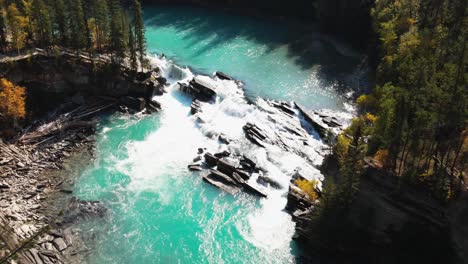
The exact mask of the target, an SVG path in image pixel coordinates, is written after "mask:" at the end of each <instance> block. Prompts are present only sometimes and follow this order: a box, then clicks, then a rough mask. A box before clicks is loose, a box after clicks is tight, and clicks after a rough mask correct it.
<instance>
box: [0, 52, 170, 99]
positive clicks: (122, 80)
mask: <svg viewBox="0 0 468 264" xmlns="http://www.w3.org/2000/svg"><path fill="white" fill-rule="evenodd" d="M25 53H27V54H28V55H20V56H13V57H4V58H0V75H2V76H3V77H5V78H7V79H9V80H10V81H12V82H15V83H19V84H21V85H23V86H26V87H34V89H40V90H41V91H42V92H46V93H60V94H76V93H81V94H85V95H99V96H111V97H115V98H118V97H123V96H132V97H136V98H138V97H141V98H144V99H145V101H151V99H152V97H153V96H155V95H160V94H162V93H164V85H165V83H166V80H165V79H164V78H162V77H161V75H160V72H159V69H151V70H146V71H144V72H137V73H135V72H134V71H132V70H131V69H130V68H129V67H128V66H127V65H126V64H125V63H122V64H120V65H116V64H112V62H111V58H110V57H107V56H104V55H91V54H89V53H86V52H80V53H77V52H76V51H72V50H68V49H59V50H55V51H51V50H42V49H34V50H32V51H29V52H25ZM29 84H34V85H29Z"/></svg>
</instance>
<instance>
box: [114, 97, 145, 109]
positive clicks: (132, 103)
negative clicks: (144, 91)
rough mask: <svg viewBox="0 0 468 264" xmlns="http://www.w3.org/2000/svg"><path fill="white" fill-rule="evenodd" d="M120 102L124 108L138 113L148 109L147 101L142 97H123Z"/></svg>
mask: <svg viewBox="0 0 468 264" xmlns="http://www.w3.org/2000/svg"><path fill="white" fill-rule="evenodd" d="M119 101H120V103H121V104H123V105H124V106H126V107H128V108H131V109H133V110H135V111H138V112H140V111H143V109H145V107H146V102H145V99H143V98H141V97H139V98H135V97H132V96H124V97H121V98H120V100H119Z"/></svg>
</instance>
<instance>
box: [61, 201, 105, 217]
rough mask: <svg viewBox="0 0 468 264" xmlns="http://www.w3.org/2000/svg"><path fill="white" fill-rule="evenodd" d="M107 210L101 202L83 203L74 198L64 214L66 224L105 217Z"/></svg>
mask: <svg viewBox="0 0 468 264" xmlns="http://www.w3.org/2000/svg"><path fill="white" fill-rule="evenodd" d="M106 212H107V208H105V207H104V205H103V204H102V203H101V202H99V201H83V200H80V199H77V198H75V197H72V199H71V200H70V203H69V204H68V207H67V211H66V213H65V214H64V215H65V218H64V223H73V222H75V221H77V220H78V219H80V218H85V219H89V218H95V217H104V216H105V215H106Z"/></svg>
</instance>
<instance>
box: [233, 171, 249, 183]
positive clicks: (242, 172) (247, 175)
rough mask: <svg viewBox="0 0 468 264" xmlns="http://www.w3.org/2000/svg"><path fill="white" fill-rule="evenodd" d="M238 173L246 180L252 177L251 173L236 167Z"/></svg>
mask: <svg viewBox="0 0 468 264" xmlns="http://www.w3.org/2000/svg"><path fill="white" fill-rule="evenodd" d="M236 173H237V174H238V175H239V176H240V177H241V178H242V179H244V180H245V181H247V180H249V179H250V175H249V174H248V173H247V172H245V171H243V170H241V169H236Z"/></svg>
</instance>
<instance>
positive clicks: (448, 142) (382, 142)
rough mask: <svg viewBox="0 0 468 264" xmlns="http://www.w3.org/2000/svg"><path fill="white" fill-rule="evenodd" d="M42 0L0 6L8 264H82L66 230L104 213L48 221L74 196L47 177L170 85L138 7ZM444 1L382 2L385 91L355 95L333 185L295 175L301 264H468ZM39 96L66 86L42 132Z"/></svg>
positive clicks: (461, 55)
mask: <svg viewBox="0 0 468 264" xmlns="http://www.w3.org/2000/svg"><path fill="white" fill-rule="evenodd" d="M46 2H47V1H46V0H34V1H21V2H20V1H0V13H1V14H0V19H1V20H0V48H1V49H2V50H3V51H4V54H6V53H7V52H8V53H9V55H7V56H5V57H0V65H1V67H0V68H1V70H2V71H1V72H2V78H4V77H5V79H2V87H1V92H2V93H1V94H0V103H1V105H0V106H1V107H2V108H1V109H2V111H1V113H0V114H1V115H0V119H2V125H0V130H1V132H2V135H1V136H2V137H3V138H5V139H8V140H9V141H10V143H11V144H9V143H5V142H4V141H0V150H1V154H0V163H1V165H2V166H1V171H0V173H2V175H5V176H3V177H2V179H1V180H0V191H1V192H0V195H1V197H2V199H1V204H0V208H1V209H2V215H0V231H1V237H0V243H1V245H2V249H3V248H5V249H6V250H0V261H6V260H12V257H13V255H14V253H16V252H17V250H18V249H22V251H21V253H20V254H16V256H15V258H17V260H19V261H20V262H21V261H24V262H25V263H42V262H44V263H54V262H59V263H61V262H67V263H68V262H71V263H79V261H80V259H79V258H80V257H81V254H86V252H85V251H86V249H85V248H84V247H83V245H82V243H81V242H80V238H79V237H78V236H74V234H73V232H72V229H71V228H70V226H71V224H72V223H73V221H72V220H71V219H72V218H76V219H79V218H82V217H84V218H86V217H102V216H103V215H105V211H106V209H105V208H104V207H103V206H102V204H100V203H99V202H94V201H80V200H77V199H71V201H67V202H63V203H64V204H62V205H61V206H59V207H61V208H64V209H63V212H62V210H59V211H60V212H56V211H54V212H53V213H51V212H50V211H47V210H45V212H44V211H42V210H43V209H44V208H46V207H48V206H47V203H50V199H55V198H56V200H58V201H62V200H63V197H69V195H70V190H69V189H67V188H68V187H62V184H63V183H62V181H63V180H64V179H65V177H63V176H56V177H51V178H47V177H44V176H47V173H44V172H46V171H48V170H60V169H63V167H64V163H63V161H64V160H68V159H69V158H70V157H72V156H74V155H73V153H76V154H77V155H79V153H83V152H84V153H86V152H87V153H88V155H92V146H93V144H94V137H93V134H94V130H93V128H94V127H95V124H96V122H97V121H96V119H95V118H96V116H98V115H99V114H100V113H104V112H106V111H124V112H129V111H130V112H131V111H132V109H133V111H134V112H139V111H141V110H143V109H145V108H146V109H152V111H158V110H159V109H160V107H161V106H160V105H159V104H158V103H157V102H153V101H152V100H151V98H152V96H153V95H155V94H161V93H164V85H165V84H166V81H165V79H164V78H163V77H161V75H160V73H159V70H158V69H148V68H149V63H148V61H147V60H146V50H145V49H146V47H145V42H144V25H143V20H142V10H141V5H140V3H139V1H136V0H135V1H132V3H131V5H130V6H131V8H130V10H131V12H126V11H125V8H124V6H122V4H121V3H120V2H119V1H89V4H90V5H89V6H88V5H87V4H85V2H86V3H88V1H81V0H74V1H72V4H70V5H65V2H64V1H63V0H56V1H53V2H54V4H55V5H51V8H47V5H46V4H45V3H46ZM449 2H450V1H448V0H447V1H445V0H444V1H439V2H438V3H431V2H427V1H419V0H417V1H411V2H401V1H397V2H394V1H387V0H376V1H375V3H374V5H373V6H374V7H373V9H372V10H369V19H370V20H371V22H372V24H373V30H374V33H375V35H376V36H377V37H376V38H377V39H378V45H377V44H375V45H376V47H375V48H376V49H377V50H378V52H377V53H378V55H376V57H377V59H376V60H377V61H378V66H376V71H377V73H376V75H377V76H376V80H377V84H376V87H374V88H373V91H372V92H371V93H369V94H365V95H362V96H360V97H359V98H358V100H357V102H356V103H357V105H358V108H359V115H358V116H357V117H356V118H355V119H354V120H353V122H352V124H351V125H350V126H349V127H348V128H347V129H344V130H343V131H341V130H340V131H339V132H340V134H338V135H337V136H336V139H334V140H333V139H332V138H330V141H329V142H330V144H332V145H333V153H332V155H330V156H329V157H327V158H326V160H325V162H324V164H323V165H322V168H321V169H322V173H323V174H324V175H325V182H324V188H323V189H322V190H319V189H318V188H317V182H313V181H308V180H307V177H304V176H302V175H300V174H297V175H296V176H295V177H294V179H292V181H291V185H290V190H289V193H288V205H287V207H286V209H287V210H288V211H289V212H290V213H291V214H292V215H293V218H294V220H295V221H296V223H297V224H296V235H295V238H296V239H297V240H298V241H299V242H300V244H301V245H302V247H303V248H304V252H311V251H313V252H312V253H311V254H310V255H311V256H301V257H304V259H305V261H306V262H307V261H309V260H310V261H313V259H314V257H316V256H319V258H320V256H322V255H323V256H326V257H330V256H333V255H335V258H336V259H338V260H343V259H346V260H350V261H351V262H360V263H372V262H379V263H396V262H398V263H414V262H428V263H432V262H434V261H438V262H447V263H463V261H464V260H466V259H467V257H468V252H466V249H467V248H468V247H467V245H466V241H467V240H468V239H467V237H468V230H467V227H466V223H465V224H464V222H463V219H466V217H468V206H467V204H468V203H467V201H468V195H467V193H468V187H467V184H468V183H467V182H468V180H467V175H466V170H467V168H466V164H468V154H467V153H468V140H467V128H466V125H467V113H468V111H467V106H466V99H467V93H466V87H467V86H468V85H467V84H468V83H467V80H466V66H467V61H468V59H467V57H468V55H467V52H466V45H467V44H466V35H467V32H466V30H467V26H466V23H467V16H466V10H467V6H466V1H461V0H456V1H453V2H450V3H449ZM329 8H331V7H329ZM130 21H131V22H130ZM83 32H85V34H83ZM370 38H372V37H370ZM371 42H373V40H371ZM36 48H43V49H36ZM26 50H29V52H23V51H26ZM31 69H35V70H34V71H31ZM64 72H65V73H67V74H63V73H64ZM25 73H28V74H25ZM50 73H54V74H50ZM52 75H53V77H51V76H52ZM44 76H47V77H44ZM195 86H196V85H195ZM31 87H36V88H37V87H39V90H41V91H45V92H47V91H48V89H59V91H60V93H62V94H64V95H65V96H64V97H65V98H66V99H64V98H61V99H59V100H58V102H59V103H57V104H53V105H51V106H49V108H48V110H51V109H60V110H59V111H58V112H57V114H56V115H55V116H53V117H52V118H50V119H48V120H44V122H42V124H40V125H39V122H36V121H37V118H38V114H37V113H34V114H33V113H31V111H29V110H31V109H34V110H35V111H37V112H41V110H40V108H41V107H39V108H37V107H32V106H31V102H30V101H29V103H30V104H28V101H27V95H28V93H30V92H31V90H33V88H31ZM186 89H188V90H190V89H191V88H190V87H188V88H187V87H186ZM25 95H26V96H25ZM194 102H195V103H196V101H194ZM277 107H278V108H282V109H283V111H285V112H290V111H292V110H291V108H298V109H299V110H300V111H301V112H302V114H303V115H304V117H305V118H307V113H305V111H304V110H302V109H301V107H300V106H298V105H297V106H291V105H287V104H281V103H278V106H277ZM192 108H194V109H192V111H196V108H197V104H195V105H194V106H193V107H192ZM37 109H39V110H37ZM42 111H43V109H42ZM313 116H315V118H316V117H317V116H318V117H320V114H316V115H313ZM310 119H311V120H315V119H314V117H310ZM324 120H325V119H323V118H322V119H321V120H319V122H318V123H319V125H320V124H322V123H323V121H324ZM327 120H328V119H327ZM332 121H333V120H332ZM312 123H313V122H312ZM330 123H331V121H330V122H329V123H328V124H326V125H327V126H323V127H322V129H323V131H322V132H321V136H322V137H326V135H327V129H329V128H330V126H331V125H330ZM25 125H28V126H25ZM316 125H317V124H316ZM23 127H24V128H25V129H21V128H23ZM316 128H317V127H316ZM245 130H246V137H251V138H252V139H251V140H252V141H253V142H257V144H262V140H265V138H262V137H261V136H260V139H259V136H258V135H261V134H262V132H261V131H258V130H257V128H256V127H255V126H253V125H250V126H246V128H245ZM318 130H319V131H320V130H321V129H320V128H319V129H318ZM90 153H91V154H90ZM210 158H211V156H209V157H208V158H206V156H205V159H210ZM214 159H216V162H219V161H218V159H217V158H213V160H214ZM247 163H248V162H247ZM228 165H229V164H228ZM249 166H250V165H249ZM227 168H228V169H229V168H230V167H229V166H227ZM197 169H198V168H197ZM226 173H227V174H234V175H236V172H233V171H229V172H226ZM52 175H53V173H52ZM228 176H229V175H228ZM223 177H224V176H223ZM233 177H234V178H235V180H237V181H238V182H243V180H242V179H241V177H236V176H233ZM226 180H227V181H229V182H232V180H230V178H229V179H228V178H226ZM210 181H215V180H214V179H211V178H210ZM212 184H213V183H212ZM216 184H218V183H216ZM257 193H258V192H257ZM259 195H261V196H263V195H264V194H263V193H259ZM4 212H5V214H4V215H3V213H4ZM58 214H60V215H63V216H64V217H63V219H60V220H57V219H56V218H55V216H57V215H58ZM52 215H55V216H52ZM31 223H33V224H31ZM32 238H34V241H32ZM3 246H5V247H3ZM18 252H19V251H18ZM336 256H339V257H336ZM328 259H334V258H332V257H330V258H328ZM41 261H42V262H41Z"/></svg>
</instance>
